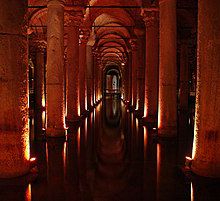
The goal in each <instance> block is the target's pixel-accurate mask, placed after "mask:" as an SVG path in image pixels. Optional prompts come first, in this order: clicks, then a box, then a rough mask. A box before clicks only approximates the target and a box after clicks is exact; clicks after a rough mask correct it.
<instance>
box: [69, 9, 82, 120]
mask: <svg viewBox="0 0 220 201" xmlns="http://www.w3.org/2000/svg"><path fill="white" fill-rule="evenodd" d="M67 18H68V19H67V26H68V39H67V40H68V42H67V76H68V79H67V80H68V81H67V82H68V90H67V121H68V122H74V121H77V120H79V116H80V102H79V25H80V23H81V22H82V18H83V13H82V10H80V8H79V9H78V10H76V8H74V10H71V11H70V13H69V15H68V16H67Z"/></svg>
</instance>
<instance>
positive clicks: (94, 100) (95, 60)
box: [92, 50, 97, 105]
mask: <svg viewBox="0 0 220 201" xmlns="http://www.w3.org/2000/svg"><path fill="white" fill-rule="evenodd" d="M92 54H93V86H94V88H93V105H95V103H96V77H97V75H96V65H97V59H96V52H95V50H93V52H92Z"/></svg>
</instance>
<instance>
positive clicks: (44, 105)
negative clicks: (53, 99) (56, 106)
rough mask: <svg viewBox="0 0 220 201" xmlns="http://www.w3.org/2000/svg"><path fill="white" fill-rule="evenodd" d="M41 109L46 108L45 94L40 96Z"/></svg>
mask: <svg viewBox="0 0 220 201" xmlns="http://www.w3.org/2000/svg"><path fill="white" fill-rule="evenodd" d="M42 107H46V100H45V94H43V96H42Z"/></svg>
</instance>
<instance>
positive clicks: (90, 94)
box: [86, 45, 94, 109]
mask: <svg viewBox="0 0 220 201" xmlns="http://www.w3.org/2000/svg"><path fill="white" fill-rule="evenodd" d="M86 58H87V103H88V109H91V108H92V106H93V91H94V87H93V81H94V79H93V78H94V77H93V55H92V46H89V45H88V46H87V57H86Z"/></svg>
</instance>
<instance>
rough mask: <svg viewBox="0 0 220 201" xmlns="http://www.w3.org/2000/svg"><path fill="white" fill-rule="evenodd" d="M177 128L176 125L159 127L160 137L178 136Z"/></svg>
mask: <svg viewBox="0 0 220 201" xmlns="http://www.w3.org/2000/svg"><path fill="white" fill-rule="evenodd" d="M176 136H177V128H176V127H175V126H170V127H166V128H158V137H161V138H163V137H166V138H167V137H176Z"/></svg>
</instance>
